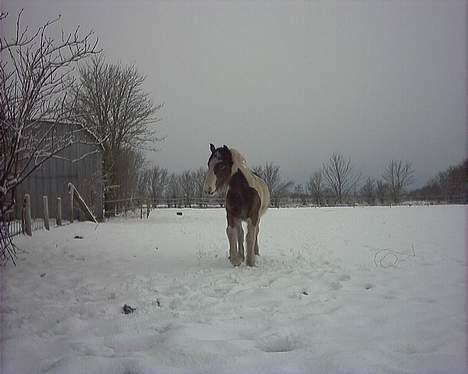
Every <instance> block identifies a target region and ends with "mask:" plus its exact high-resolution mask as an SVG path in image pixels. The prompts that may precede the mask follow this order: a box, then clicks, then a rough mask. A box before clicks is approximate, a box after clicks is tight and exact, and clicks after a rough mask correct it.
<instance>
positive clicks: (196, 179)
mask: <svg viewBox="0 0 468 374" xmlns="http://www.w3.org/2000/svg"><path fill="white" fill-rule="evenodd" d="M205 178H206V168H204V167H200V168H198V169H197V170H194V171H193V172H192V179H193V183H194V188H195V191H194V195H195V197H196V198H198V199H201V198H202V197H203V195H204V192H203V186H204V184H205Z"/></svg>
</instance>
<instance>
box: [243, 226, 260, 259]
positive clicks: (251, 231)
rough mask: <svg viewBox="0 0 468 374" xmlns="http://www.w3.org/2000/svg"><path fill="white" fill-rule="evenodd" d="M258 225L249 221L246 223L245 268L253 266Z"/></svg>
mask: <svg viewBox="0 0 468 374" xmlns="http://www.w3.org/2000/svg"><path fill="white" fill-rule="evenodd" d="M257 229H258V224H255V223H253V222H252V220H251V219H249V220H248V223H247V238H246V239H247V240H246V242H247V243H246V244H247V259H246V262H245V263H246V265H247V266H255V243H256V241H257Z"/></svg>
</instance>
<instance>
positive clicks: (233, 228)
mask: <svg viewBox="0 0 468 374" xmlns="http://www.w3.org/2000/svg"><path fill="white" fill-rule="evenodd" d="M226 234H227V237H228V241H229V260H230V261H231V264H232V265H233V266H239V265H240V264H241V263H242V258H241V257H240V256H239V253H238V250H237V244H238V228H237V222H228V227H227V228H226Z"/></svg>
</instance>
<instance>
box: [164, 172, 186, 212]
mask: <svg viewBox="0 0 468 374" xmlns="http://www.w3.org/2000/svg"><path fill="white" fill-rule="evenodd" d="M182 196H183V192H182V186H181V182H180V176H179V175H177V174H171V175H170V176H169V180H168V184H167V189H166V198H167V199H172V200H174V207H175V206H176V203H175V201H176V199H180V198H181V197H182Z"/></svg>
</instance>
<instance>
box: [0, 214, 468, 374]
mask: <svg viewBox="0 0 468 374" xmlns="http://www.w3.org/2000/svg"><path fill="white" fill-rule="evenodd" d="M183 213H184V214H183V216H177V215H176V211H175V210H171V209H168V210H155V211H153V212H152V213H151V216H150V219H149V220H148V221H146V220H144V221H140V220H137V219H118V220H113V221H110V222H107V223H105V224H100V225H98V226H96V225H94V224H92V223H77V224H73V225H69V226H65V227H62V228H57V229H54V230H52V231H51V232H50V233H46V232H36V233H34V237H33V238H24V237H21V238H19V240H17V244H18V246H19V247H20V248H21V249H22V250H20V251H19V259H18V266H17V267H16V268H13V267H11V266H10V267H8V268H6V269H5V268H3V269H1V272H2V279H1V282H2V290H1V305H0V317H1V323H2V325H1V328H0V353H1V356H0V369H1V370H0V372H2V373H4V374H7V373H12V374H13V373H14V374H16V373H43V372H44V373H122V374H124V373H126V374H138V373H345V372H346V373H349V372H351V373H365V372H367V373H456V372H458V373H464V372H465V370H466V350H467V343H466V331H467V321H466V315H465V295H466V279H467V278H466V270H467V265H468V263H467V259H466V258H465V248H466V242H465V235H466V227H467V226H466V217H465V208H464V207H462V206H458V207H456V206H451V207H443V206H441V207H392V208H388V207H375V208H320V209H318V208H315V209H314V208H310V209H309V208H307V209H300V208H299V209H281V210H276V209H271V210H270V211H268V212H267V214H266V215H265V217H264V218H263V222H262V224H261V228H260V253H261V257H259V258H258V260H257V267H255V268H247V267H245V265H243V266H241V267H239V268H233V267H232V266H231V265H230V263H229V261H228V260H227V253H228V250H227V239H226V236H225V213H224V211H223V210H222V209H211V210H190V209H187V210H183ZM76 235H79V236H82V237H83V239H74V237H75V236H76ZM124 304H128V305H130V306H132V307H135V308H136V311H135V312H134V313H132V314H127V315H126V314H123V313H122V306H123V305H124Z"/></svg>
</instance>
